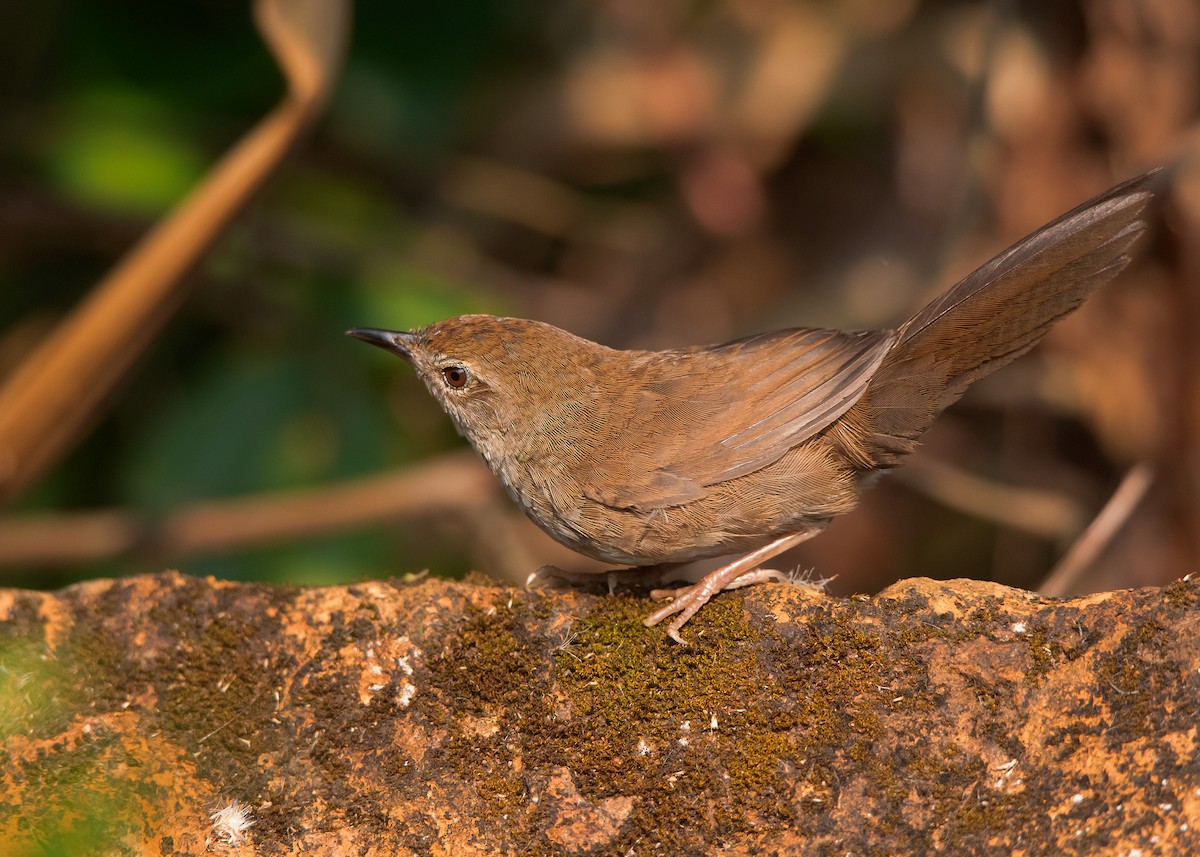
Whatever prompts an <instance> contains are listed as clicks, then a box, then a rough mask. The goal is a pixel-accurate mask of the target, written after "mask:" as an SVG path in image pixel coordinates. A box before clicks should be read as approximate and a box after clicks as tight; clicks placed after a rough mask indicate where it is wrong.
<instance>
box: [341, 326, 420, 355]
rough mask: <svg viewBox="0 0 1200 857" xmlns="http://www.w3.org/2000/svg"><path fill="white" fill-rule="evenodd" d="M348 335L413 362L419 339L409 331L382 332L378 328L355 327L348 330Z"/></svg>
mask: <svg viewBox="0 0 1200 857" xmlns="http://www.w3.org/2000/svg"><path fill="white" fill-rule="evenodd" d="M346 335H347V336H353V337H354V338H355V339H361V340H362V341H363V342H369V343H371V344H372V345H377V346H379V347H380V348H382V349H383V350H384V351H390V352H392V353H393V354H399V355H400V356H401V357H403V358H404V359H405V360H412V358H413V346H414V345H415V343H416V338H417V337H416V334H414V333H408V332H407V331H402V330H380V329H379V328H376V327H354V328H351V329H350V330H347V331H346Z"/></svg>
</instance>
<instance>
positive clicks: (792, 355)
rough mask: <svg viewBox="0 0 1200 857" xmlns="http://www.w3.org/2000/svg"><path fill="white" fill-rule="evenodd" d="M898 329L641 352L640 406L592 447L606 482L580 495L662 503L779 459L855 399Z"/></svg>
mask: <svg viewBox="0 0 1200 857" xmlns="http://www.w3.org/2000/svg"><path fill="white" fill-rule="evenodd" d="M894 335H895V334H894V333H893V332H892V331H864V332H844V331H839V330H814V329H809V328H796V329H791V330H779V331H774V332H772V333H764V334H759V335H757V336H752V337H748V338H746V339H739V340H736V341H734V342H729V343H726V344H724V345H718V346H712V347H709V348H703V349H697V350H689V351H678V352H666V353H659V354H654V353H647V354H646V355H645V356H644V359H643V360H642V361H640V362H639V363H638V364H637V365H636V367H635V370H634V377H633V378H632V379H631V381H632V382H633V384H634V386H635V387H637V388H640V389H641V394H640V396H639V399H638V402H637V403H636V405H635V406H634V407H633V408H632V409H631V411H630V414H629V419H628V421H627V422H626V423H625V424H624V425H620V426H610V427H609V428H610V433H609V436H608V437H607V439H606V441H605V443H603V444H601V446H600V448H599V449H597V450H596V451H595V455H594V458H593V466H594V468H595V469H596V471H597V473H598V474H599V473H603V474H604V476H605V478H603V479H590V480H584V484H585V485H590V486H591V487H589V488H587V489H585V493H586V495H587V496H588V497H590V498H591V499H593V500H597V501H599V502H601V503H604V504H605V505H608V506H612V507H616V508H637V509H658V508H667V507H670V506H677V505H681V504H683V503H687V502H690V501H692V500H695V499H698V498H700V497H702V496H703V495H704V489H705V488H706V487H707V486H710V485H715V484H717V483H719V482H725V481H727V480H730V479H736V478H737V477H739V476H744V475H745V474H747V473H752V472H754V471H755V470H758V469H760V468H762V467H765V466H766V465H768V464H770V463H772V462H774V461H777V460H778V459H779V458H780V457H781V456H782V455H783V454H784V453H785V452H787V451H788V450H789V449H791V448H792V447H793V446H795V445H796V444H798V443H800V442H801V441H804V440H806V439H807V438H810V437H812V436H813V435H815V434H816V433H818V432H820V431H821V430H822V429H824V428H825V427H826V426H828V425H829V424H830V423H832V422H833V421H834V420H836V419H837V418H838V417H840V416H841V415H842V414H844V413H845V412H846V411H847V410H849V409H850V408H851V407H852V406H853V405H854V403H855V402H857V401H858V400H859V398H860V397H861V396H862V394H863V392H864V391H865V390H866V388H867V383H868V382H869V380H870V378H871V376H872V375H873V374H874V372H875V370H876V369H877V368H878V366H879V364H880V362H881V361H882V360H883V357H884V355H886V353H887V351H888V348H889V347H890V345H891V343H892V341H893V338H894ZM599 486H610V487H607V488H601V487H599Z"/></svg>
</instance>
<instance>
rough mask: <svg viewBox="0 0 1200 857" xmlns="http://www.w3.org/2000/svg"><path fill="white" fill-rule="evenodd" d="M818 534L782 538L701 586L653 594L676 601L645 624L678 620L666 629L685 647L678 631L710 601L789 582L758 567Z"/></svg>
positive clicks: (809, 532) (706, 579)
mask: <svg viewBox="0 0 1200 857" xmlns="http://www.w3.org/2000/svg"><path fill="white" fill-rule="evenodd" d="M818 532H820V528H815V529H812V530H806V531H804V532H801V533H792V534H791V535H787V536H782V537H780V538H778V539H776V540H775V541H773V542H771V543H769V544H766V545H763V546H762V547H760V548H758V549H757V550H754V551H751V552H750V553H748V554H746V555H745V556H744V557H742V558H741V559H738V560H735V561H734V562H731V563H729V564H728V565H723V566H721V567H720V568H718V569H716V570H714V571H710V572H709V573H708V574H706V575H704V577H702V578H701V579H700V581H699V583H695V584H693V585H692V586H685V587H683V588H682V589H676V590H655V591H653V592H651V593H650V597H651V598H655V599H656V600H662V599H663V598H672V599H673V600H672V601H671V603H670V604H667V605H665V606H663V607H660V608H659V609H658V610H655V611H654V612H653V613H651V614H650V615H649V616H647V617H646V618H645V619H643V620H642V622H643V624H645V625H646V626H648V627H652V626H654V625H657V624H658V623H659V622H661V621H662V620H664V619H666V618H667V617H668V616H675V618H674V619H673V620H672V621H671V624H670V625H668V626H667V636H668V637H670V638H671V639H672V640H674V641H675V642H677V643H679V644H680V645H682V646H686V645H687V642H686V641H685V640H684V639H683V637H681V636H680V635H679V629H680V628H682V627H683V626H684V625H685V624H687V621H688V620H689V619H691V618H692V617H693V616H695V615H696V611H698V610H699V609H700V608H701V607H703V606H704V605H705V604H707V603H708V601H709V599H710V598H712V597H713V596H714V595H716V594H717V593H718V592H720V591H722V590H724V589H738V588H739V587H742V586H750V585H752V584H755V583H763V582H765V581H768V580H789V579H790V578H789V577H788V575H786V574H784V573H783V572H781V571H774V570H772V569H760V568H759V565H760V564H762V563H764V562H766V561H767V560H769V559H773V558H774V557H777V556H779V554H781V553H783V552H784V551H785V550H788V549H789V548H792V547H795V546H796V545H798V544H800V543H801V542H802V541H804V540H806V539H809V538H811V537H812V536H815V535H816V534H817V533H818ZM675 614H678V615H675Z"/></svg>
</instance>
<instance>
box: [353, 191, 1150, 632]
mask: <svg viewBox="0 0 1200 857" xmlns="http://www.w3.org/2000/svg"><path fill="white" fill-rule="evenodd" d="M1152 175H1153V173H1147V174H1145V175H1143V176H1140V177H1138V178H1135V179H1133V180H1131V181H1128V182H1125V183H1124V184H1121V185H1118V186H1117V187H1115V188H1113V189H1112V190H1110V191H1108V192H1107V193H1104V194H1101V195H1100V196H1098V197H1096V198H1094V199H1092V200H1090V201H1088V202H1085V203H1084V204H1083V205H1081V206H1079V207H1078V208H1076V209H1075V210H1073V211H1071V212H1069V213H1067V214H1065V215H1063V216H1062V217H1060V218H1058V219H1057V220H1055V221H1054V222H1053V223H1051V224H1049V225H1048V226H1045V227H1043V228H1042V229H1039V230H1038V231H1036V232H1034V233H1033V234H1032V235H1029V236H1028V237H1026V238H1024V239H1022V240H1021V241H1018V242H1017V243H1016V244H1015V245H1013V246H1012V247H1010V248H1009V249H1008V250H1005V251H1004V252H1003V253H1001V254H1000V255H998V256H996V257H995V258H994V259H992V260H991V261H990V262H988V263H987V264H985V265H984V266H983V267H981V268H979V269H978V270H976V271H975V272H974V273H972V274H971V275H970V276H968V277H966V279H964V280H962V281H961V282H959V283H958V284H957V285H956V286H954V287H953V288H952V289H950V290H949V291H947V292H945V293H944V294H942V295H941V296H940V297H938V298H937V299H936V300H934V301H933V302H932V303H930V304H929V305H928V306H926V307H925V308H924V309H922V310H921V311H920V312H918V313H917V314H916V315H914V316H913V317H912V318H910V319H909V320H908V321H907V322H905V323H904V324H903V325H901V326H900V327H899V328H897V329H895V330H879V331H854V332H845V331H840V330H819V329H812V328H793V329H790V330H777V331H773V332H771V333H762V334H758V335H757V336H750V337H746V338H744V339H738V340H735V341H733V342H727V343H725V344H723V345H711V346H704V347H695V348H684V349H679V350H673V351H617V350H614V349H612V348H606V347H605V346H603V345H598V344H596V343H594V342H589V341H588V340H586V339H581V338H579V337H577V336H573V335H572V334H570V333H567V332H566V331H564V330H560V329H559V328H557V327H553V326H551V325H549V324H544V323H542V322H538V321H527V320H525V319H516V318H495V317H493V316H487V315H466V316H461V317H459V318H452V319H449V320H447V321H443V322H439V323H437V324H431V325H429V326H427V327H423V328H421V329H419V330H415V331H410V332H399V331H387V330H378V329H373V328H355V329H354V330H350V331H347V333H348V334H349V335H350V336H354V337H356V338H358V339H361V340H363V341H365V342H369V343H371V344H372V345H378V346H380V347H382V348H385V349H387V350H388V351H391V352H393V353H395V354H398V355H400V356H401V357H404V358H405V359H407V360H408V361H410V362H411V363H412V364H413V366H414V367H415V369H416V371H417V373H418V374H419V375H420V376H421V379H422V380H423V381H424V382H425V385H426V386H427V387H428V388H429V390H430V392H431V393H432V394H433V396H434V398H436V399H437V400H438V402H439V403H441V405H442V407H443V408H444V409H445V410H446V412H447V413H448V414H449V415H450V417H451V419H452V420H453V421H454V424H455V425H456V426H457V427H458V431H459V433H460V434H462V435H463V436H465V437H466V438H467V439H468V440H469V441H470V442H471V444H472V445H473V446H474V447H475V449H476V450H477V451H478V452H479V454H480V455H482V456H483V458H484V459H485V460H486V461H487V463H488V465H489V466H490V467H491V468H492V470H493V471H494V472H495V474H496V475H497V476H499V477H500V480H501V481H502V482H503V483H504V485H505V487H506V488H507V489H508V492H509V494H511V495H512V497H513V499H514V500H516V502H517V503H518V505H520V506H521V508H522V509H524V510H525V512H526V513H527V514H528V515H529V516H530V517H531V518H533V520H534V521H535V522H537V524H538V525H539V526H540V527H541V528H542V529H543V530H545V531H546V532H547V533H549V534H550V535H551V536H553V537H554V538H555V539H557V540H558V541H560V542H562V543H563V544H565V545H567V546H568V547H570V548H572V549H574V550H576V551H578V552H580V553H582V554H586V555H588V556H591V557H595V558H596V559H600V560H604V561H606V562H612V563H623V564H630V565H634V566H648V565H660V564H668V563H681V562H688V561H691V560H695V559H699V558H702V557H712V556H727V555H735V554H741V555H742V556H741V557H740V558H739V559H737V560H736V561H734V562H731V563H730V564H728V565H725V566H723V567H721V568H718V569H717V570H715V571H713V572H711V573H709V574H707V575H706V576H705V577H704V578H702V579H701V580H700V582H699V583H697V584H695V585H694V586H691V587H687V588H684V589H680V590H674V591H673V592H670V593H667V595H668V596H669V597H672V598H673V600H672V601H671V602H670V603H669V604H667V605H666V606H665V607H663V608H662V609H660V610H658V611H657V612H655V613H652V614H651V615H650V616H648V617H647V618H646V620H645V621H646V624H647V625H654V624H656V623H658V622H660V621H662V620H663V619H665V618H666V617H668V616H670V615H672V614H678V615H677V616H676V618H675V619H674V621H672V622H671V624H670V626H669V628H668V633H669V634H670V636H671V637H673V638H674V639H675V640H677V641H679V642H680V643H682V642H683V639H682V638H681V637H680V636H679V629H680V628H681V627H682V626H683V624H684V623H685V622H687V621H688V619H690V618H691V617H692V616H693V615H694V614H695V612H696V611H697V610H699V609H700V607H701V606H703V605H704V603H705V602H707V601H708V600H709V599H710V598H711V597H712V596H713V595H714V594H716V593H717V592H719V591H720V590H722V589H726V588H733V587H734V586H742V585H746V584H747V583H752V582H758V581H760V580H764V579H778V578H780V577H782V575H781V574H780V573H779V572H774V571H756V569H758V567H759V566H760V565H761V564H762V563H764V562H766V561H767V560H769V559H770V558H772V557H774V556H776V555H778V554H780V553H782V552H783V551H785V550H787V549H788V548H791V547H792V546H794V545H797V544H799V543H800V542H802V541H804V540H805V539H808V538H810V537H812V536H814V535H816V534H817V533H819V532H820V531H821V530H822V529H823V528H824V527H825V526H826V524H828V523H829V521H830V520H831V519H832V518H833V517H834V516H836V515H840V514H842V513H844V512H848V511H850V509H852V508H854V506H855V504H856V503H857V502H858V499H859V495H860V493H861V492H862V491H863V489H864V488H866V487H868V486H869V485H870V484H871V483H872V482H873V481H874V480H875V479H876V478H877V477H878V475H879V474H880V473H881V472H882V471H884V470H887V469H889V468H892V467H895V466H896V465H898V464H899V463H900V462H901V460H902V459H903V458H904V456H906V455H908V454H909V453H910V452H912V451H913V449H914V448H915V447H916V446H917V439H918V438H919V437H920V436H921V434H922V433H923V432H924V431H925V430H926V429H928V428H929V426H930V424H931V423H932V422H933V420H934V418H935V417H937V415H938V414H939V413H940V412H941V411H942V410H943V409H944V408H946V407H947V406H948V405H949V404H951V403H952V402H954V401H955V400H956V399H958V398H959V396H961V395H962V394H963V391H964V390H966V388H967V386H968V385H969V384H971V383H972V382H973V381H975V380H977V379H979V378H981V377H983V376H984V375H986V374H988V373H989V372H992V371H994V370H996V369H999V368H1000V367H1001V366H1004V365H1005V364H1007V363H1009V362H1010V361H1012V360H1014V359H1016V358H1017V357H1019V356H1020V355H1021V354H1024V353H1025V352H1026V351H1028V350H1029V349H1030V348H1031V347H1032V346H1033V345H1034V343H1036V342H1037V341H1038V340H1039V339H1040V338H1041V337H1042V335H1043V334H1045V333H1046V331H1047V330H1048V329H1049V328H1050V326H1051V325H1052V324H1054V322H1056V321H1057V320H1058V319H1060V318H1062V317H1063V316H1064V315H1066V314H1067V313H1069V312H1071V311H1072V310H1073V309H1075V308H1076V307H1077V306H1079V304H1080V303H1082V302H1083V300H1084V299H1085V298H1086V297H1087V296H1088V295H1089V294H1090V293H1091V291H1092V290H1093V289H1095V288H1096V287H1098V286H1100V285H1101V284H1102V283H1104V282H1107V281H1108V280H1109V279H1111V278H1112V277H1113V276H1114V275H1115V274H1116V273H1117V272H1118V271H1120V270H1121V269H1122V268H1124V267H1125V265H1126V264H1127V263H1128V262H1129V257H1128V256H1127V255H1126V251H1128V249H1129V247H1130V245H1131V244H1133V242H1134V240H1135V239H1136V238H1137V237H1138V235H1140V234H1141V232H1142V231H1143V230H1144V228H1145V223H1144V222H1143V221H1142V220H1141V219H1140V217H1139V215H1140V213H1141V211H1142V209H1143V208H1144V207H1145V205H1146V203H1147V201H1148V200H1149V199H1150V197H1151V192H1150V191H1149V190H1148V189H1147V186H1148V184H1149V181H1150V178H1151V176H1152ZM661 594H662V593H656V595H661Z"/></svg>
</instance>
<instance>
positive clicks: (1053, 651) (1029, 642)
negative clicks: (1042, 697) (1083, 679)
mask: <svg viewBox="0 0 1200 857" xmlns="http://www.w3.org/2000/svg"><path fill="white" fill-rule="evenodd" d="M1024 639H1025V643H1026V647H1027V648H1028V651H1029V660H1030V662H1031V663H1030V666H1029V667H1028V668H1027V669H1026V670H1025V682H1026V683H1027V684H1031V685H1036V684H1037V683H1038V681H1039V680H1040V679H1041V678H1043V677H1044V676H1046V675H1047V674H1049V672H1050V671H1051V670H1052V669H1054V666H1055V664H1057V663H1058V662H1059V661H1060V660H1062V656H1063V651H1062V646H1060V645H1059V644H1058V642H1057V641H1056V640H1054V639H1052V637H1051V635H1050V630H1049V629H1048V628H1047V627H1046V626H1045V625H1037V626H1035V627H1033V628H1030V629H1028V630H1027V631H1026V632H1025V634H1024Z"/></svg>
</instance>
